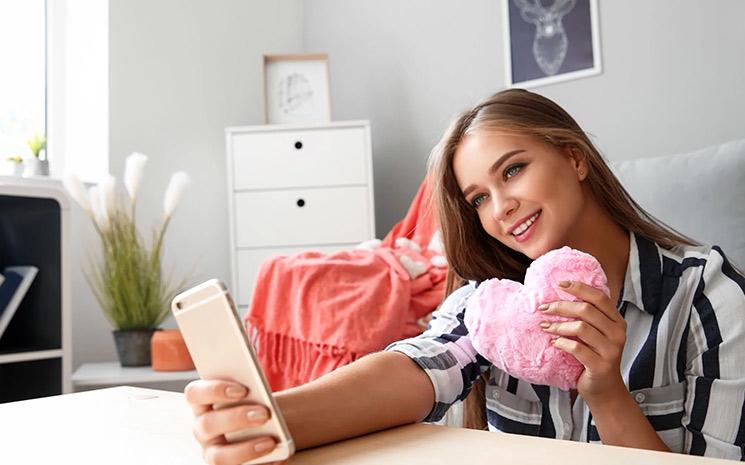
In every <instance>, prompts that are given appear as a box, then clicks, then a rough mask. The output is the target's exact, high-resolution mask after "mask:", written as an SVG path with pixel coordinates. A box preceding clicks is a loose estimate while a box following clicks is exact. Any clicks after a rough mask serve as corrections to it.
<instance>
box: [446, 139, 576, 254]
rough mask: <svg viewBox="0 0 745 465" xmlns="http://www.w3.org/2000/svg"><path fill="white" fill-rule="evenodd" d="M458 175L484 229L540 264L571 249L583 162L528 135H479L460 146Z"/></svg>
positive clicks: (457, 177)
mask: <svg viewBox="0 0 745 465" xmlns="http://www.w3.org/2000/svg"><path fill="white" fill-rule="evenodd" d="M453 170H454V171H455V177H456V179H457V182H458V186H459V187H460V190H461V192H462V193H463V195H464V198H465V199H466V202H468V203H469V204H470V205H471V206H472V208H474V209H475V211H476V212H477V214H478V216H479V219H480V220H481V225H482V226H483V227H484V230H485V231H486V232H487V233H488V234H489V235H490V236H492V237H493V238H495V239H497V240H498V241H499V242H501V243H503V244H504V245H506V246H507V247H510V248H511V249H514V250H516V251H518V252H521V253H523V254H524V255H526V256H528V257H530V258H532V259H535V258H537V257H539V256H541V255H543V254H544V253H546V252H548V251H549V250H552V249H556V248H559V247H561V246H563V245H572V244H574V243H575V241H574V240H573V239H574V238H573V235H572V233H573V229H582V228H573V226H575V225H577V226H578V225H579V224H580V223H581V222H582V220H583V218H582V212H583V210H584V206H585V201H586V198H585V195H584V193H583V190H582V184H581V180H582V179H584V177H585V173H586V172H587V166H586V164H585V162H584V161H583V160H580V159H578V158H577V157H573V156H570V152H569V151H568V150H567V151H562V150H560V149H557V148H556V147H554V146H552V145H549V144H547V143H543V142H541V141H539V140H537V139H535V138H532V137H529V136H521V135H514V134H508V133H503V132H498V131H489V130H477V131H474V132H473V133H471V134H469V135H467V136H466V137H465V138H464V139H463V140H462V141H461V143H460V144H459V146H458V148H457V150H456V152H455V157H454V158H453Z"/></svg>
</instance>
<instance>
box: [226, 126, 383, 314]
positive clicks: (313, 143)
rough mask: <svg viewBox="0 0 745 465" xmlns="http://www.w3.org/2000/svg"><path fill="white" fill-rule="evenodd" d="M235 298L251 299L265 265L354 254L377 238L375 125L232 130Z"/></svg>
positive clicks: (230, 161)
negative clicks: (291, 257) (277, 259)
mask: <svg viewBox="0 0 745 465" xmlns="http://www.w3.org/2000/svg"><path fill="white" fill-rule="evenodd" d="M225 135H226V148H227V167H228V205H229V209H230V210H229V215H228V216H229V218H230V262H231V273H232V277H231V279H232V283H231V286H230V287H231V291H232V293H233V295H234V296H235V298H236V303H237V305H238V306H239V307H246V306H247V305H248V304H249V302H250V299H251V293H252V290H253V287H254V279H255V277H256V273H257V271H258V269H259V266H260V265H261V263H262V262H263V261H264V260H265V259H267V258H269V257H271V256H273V255H278V254H291V253H295V252H300V251H307V250H317V251H321V252H332V251H336V250H342V249H349V248H352V247H354V246H355V245H357V244H359V243H360V242H362V241H365V240H369V239H372V238H373V237H374V236H375V208H374V204H373V182H372V155H371V149H370V125H369V123H368V122H367V121H348V122H334V123H325V124H314V125H302V126H301V125H268V126H245V127H231V128H227V129H226V130H225Z"/></svg>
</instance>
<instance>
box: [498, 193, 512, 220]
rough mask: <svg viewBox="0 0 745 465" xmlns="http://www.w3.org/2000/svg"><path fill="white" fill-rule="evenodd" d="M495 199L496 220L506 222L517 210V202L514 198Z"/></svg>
mask: <svg viewBox="0 0 745 465" xmlns="http://www.w3.org/2000/svg"><path fill="white" fill-rule="evenodd" d="M495 199H496V200H495V201H494V202H493V205H494V218H495V219H497V220H499V221H504V220H506V219H507V218H509V217H510V215H511V214H512V212H514V211H515V210H516V209H517V201H516V200H515V199H513V198H507V199H499V198H497V197H495Z"/></svg>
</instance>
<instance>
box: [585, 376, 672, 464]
mask: <svg viewBox="0 0 745 465" xmlns="http://www.w3.org/2000/svg"><path fill="white" fill-rule="evenodd" d="M602 394H603V395H597V396H594V397H593V396H591V397H590V398H589V399H588V398H585V402H587V406H588V407H589V409H590V412H591V413H592V417H593V419H594V421H595V426H596V428H597V430H598V434H599V435H600V440H601V441H602V442H603V444H607V445H614V446H623V447H635V448H638V449H649V450H657V451H666V452H669V451H670V449H669V448H668V447H667V445H666V444H665V443H664V442H663V441H662V439H660V437H659V435H658V434H657V431H655V429H654V428H653V427H652V424H651V423H649V420H648V419H647V417H646V416H645V415H644V412H642V410H641V408H639V405H638V404H637V403H636V401H635V400H634V398H633V397H632V396H631V393H630V392H629V390H628V389H627V388H626V386H625V385H624V384H623V382H621V383H620V384H619V383H616V384H614V386H613V387H612V388H610V389H608V390H606V391H605V392H603V393H602Z"/></svg>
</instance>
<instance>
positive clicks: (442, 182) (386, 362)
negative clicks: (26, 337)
mask: <svg viewBox="0 0 745 465" xmlns="http://www.w3.org/2000/svg"><path fill="white" fill-rule="evenodd" d="M430 176H431V177H432V179H433V181H434V183H435V185H434V188H433V192H434V193H435V197H436V199H435V200H436V204H437V207H438V213H439V217H440V218H441V229H442V234H443V240H444V243H445V251H446V255H447V258H448V262H449V265H450V275H449V288H450V289H451V290H452V289H453V288H456V287H458V289H457V290H455V291H454V292H452V293H451V294H450V295H449V296H448V298H447V299H446V300H445V301H444V302H443V304H442V305H441V306H440V308H439V309H438V311H437V312H436V313H435V318H434V319H433V321H432V322H431V324H430V328H429V329H428V330H427V331H426V332H425V333H424V334H422V335H421V336H419V337H416V338H413V339H408V340H404V341H400V342H397V343H394V344H392V345H391V346H390V347H388V348H387V349H386V351H383V352H380V353H376V354H372V355H369V356H367V357H364V358H362V359H361V360H359V361H357V362H355V363H352V364H350V365H348V366H346V367H343V368H340V369H338V370H336V371H335V372H333V373H330V374H329V375H326V376H324V377H322V378H320V379H318V380H316V381H313V382H311V383H308V384H306V385H304V386H299V387H296V388H293V389H289V390H286V391H283V392H279V393H277V394H276V397H277V400H278V402H279V405H280V408H281V410H282V412H283V414H284V416H285V418H286V420H287V423H288V426H289V428H290V430H291V432H292V435H293V437H294V439H295V442H296V445H297V447H298V448H299V449H302V448H305V447H310V446H314V445H319V444H324V443H328V442H332V441H336V440H339V439H343V438H349V437H353V436H357V435H361V434H364V433H369V432H372V431H376V430H380V429H384V428H388V427H392V426H397V425H402V424H406V423H412V422H417V421H422V420H424V421H436V420H438V419H440V418H442V416H443V415H444V413H445V412H446V411H447V410H448V408H449V407H450V406H451V405H452V404H453V403H455V402H456V401H459V400H463V399H466V397H469V396H468V394H469V392H471V388H472V385H473V383H474V382H476V386H477V387H478V388H477V389H474V390H473V392H472V395H471V396H470V397H469V399H468V402H467V407H468V408H467V409H466V410H467V413H468V415H467V417H468V418H467V423H468V424H469V425H471V426H474V425H475V426H483V424H484V423H487V424H488V427H489V429H490V430H495V431H505V432H512V433H521V434H530V435H537V436H544V437H551V438H560V439H570V440H576V441H586V442H602V443H604V444H613V445H620V446H628V447H637V448H645V449H654V450H662V451H669V450H671V451H674V452H683V453H690V454H697V455H708V456H717V457H724V458H732V459H741V458H743V450H745V449H744V447H745V422H744V421H743V418H744V416H745V415H743V409H745V363H743V362H745V278H743V276H742V275H741V274H740V273H739V272H738V271H736V270H735V268H734V267H733V266H732V265H731V264H730V263H729V262H728V261H727V259H726V258H725V256H724V254H723V253H722V251H721V250H720V249H719V248H717V247H714V248H709V247H703V246H698V245H697V244H696V243H694V242H693V241H692V240H690V239H688V238H686V237H684V236H682V235H680V234H678V233H676V232H674V231H672V230H670V229H669V228H667V227H665V226H664V225H662V224H661V223H659V222H658V221H656V220H655V219H654V218H652V217H650V216H649V215H648V214H647V213H646V212H644V210H642V209H641V208H640V207H639V205H637V204H636V203H635V202H634V201H633V200H632V199H631V198H630V197H629V195H628V194H627V193H626V191H625V190H624V189H623V187H621V185H620V184H619V182H618V180H617V179H616V178H615V176H614V175H613V174H612V173H611V171H610V170H609V169H608V167H607V165H606V164H605V162H604V161H603V159H602V157H601V155H600V154H599V153H598V151H597V149H596V148H595V147H594V146H593V144H592V143H591V142H590V140H589V139H588V137H587V136H586V135H585V133H584V131H582V129H581V128H580V127H579V126H578V125H577V123H576V122H575V121H574V120H573V119H572V118H571V116H569V115H568V114H567V113H566V112H565V111H564V110H563V109H562V108H560V107H559V106H558V105H556V104H555V103H554V102H552V101H550V100H548V99H546V98H544V97H541V96H539V95H536V94H533V93H530V92H527V91H524V90H507V91H504V92H500V93H498V94H496V95H494V96H492V97H491V98H489V99H487V100H485V101H484V102H482V103H481V104H479V105H477V106H476V107H475V108H473V109H472V110H471V111H468V112H466V113H463V114H462V115H460V116H459V117H458V118H457V119H456V120H455V121H454V122H453V124H452V125H451V127H450V128H449V129H448V131H447V132H446V134H445V136H444V137H443V139H442V141H441V142H440V144H439V145H438V146H437V147H436V148H435V150H434V151H433V154H432V157H431V160H430ZM564 245H567V246H570V247H573V248H575V249H579V250H582V251H585V252H587V253H590V254H592V255H593V256H595V257H596V258H597V259H598V260H599V262H600V263H601V265H602V267H603V269H604V270H605V272H606V275H607V277H608V283H609V288H610V291H611V295H610V298H608V297H607V296H605V295H604V294H603V293H601V292H599V291H597V290H595V289H593V288H590V287H588V286H585V285H583V284H581V283H576V282H574V283H572V282H570V283H562V284H561V285H563V286H565V287H566V290H567V291H568V292H570V293H571V294H573V295H575V296H577V297H580V298H581V300H582V301H583V302H566V301H559V302H553V303H551V304H550V305H548V306H547V308H545V309H542V311H544V312H546V314H554V315H563V316H566V317H571V318H573V321H569V322H565V323H553V324H550V325H542V329H543V330H544V331H547V332H549V333H550V334H552V335H553V336H555V339H554V342H553V343H554V344H555V345H556V346H557V347H559V348H560V349H562V350H565V351H566V352H568V353H570V354H572V355H574V356H575V357H576V358H577V359H578V360H579V361H580V362H581V363H582V364H583V365H584V366H585V370H584V372H583V373H582V375H581V377H580V379H579V382H578V385H577V390H576V391H572V392H565V391H561V390H559V389H557V388H554V387H549V386H539V385H531V384H529V383H527V382H524V381H521V380H519V379H515V378H512V377H510V376H508V375H507V374H506V373H504V372H501V371H500V370H498V369H496V368H495V367H493V366H491V365H490V364H489V362H488V361H486V360H485V359H484V358H482V357H481V356H480V355H479V354H478V353H476V351H475V350H474V349H473V346H472V345H471V342H470V340H469V336H468V331H467V330H466V328H465V326H464V324H463V315H464V311H465V310H464V308H465V301H466V299H467V298H468V296H469V295H470V294H471V293H472V292H473V291H474V289H475V288H476V286H477V285H478V282H480V281H483V280H485V279H488V278H493V277H499V278H509V279H513V280H518V281H521V280H522V279H523V277H524V274H525V270H526V268H527V266H528V265H529V264H530V262H531V261H532V260H534V259H535V258H537V257H539V256H541V255H542V254H544V253H546V252H548V251H549V250H552V249H555V248H559V247H562V246H564ZM543 326H546V327H545V328H543ZM477 380H478V381H477ZM245 395H246V389H245V388H244V387H242V386H239V385H236V384H234V383H230V382H225V381H195V382H193V383H191V384H190V385H189V386H187V389H186V397H187V400H188V401H189V403H190V404H191V406H192V408H193V410H194V413H195V416H196V420H195V424H194V434H195V436H196V437H197V439H198V440H199V441H200V442H201V444H202V446H203V448H204V452H205V458H206V460H207V461H208V462H209V463H219V464H232V463H236V464H237V463H242V462H245V461H247V460H250V459H252V458H254V457H256V456H258V455H262V454H265V453H267V452H268V451H269V450H271V448H272V447H273V445H274V442H273V440H272V439H271V438H260V439H254V440H250V441H245V442H241V443H236V444H226V443H225V441H224V437H223V434H224V433H226V432H229V431H234V430H239V429H244V428H246V427H251V426H252V425H259V424H261V423H262V422H264V421H265V420H266V418H267V411H266V409H264V408H263V407H262V406H258V405H245V406H239V407H234V408H230V409H225V410H219V411H213V410H212V408H211V406H212V404H214V403H218V402H227V401H235V400H236V399H241V398H243V397H244V396H245ZM474 406H475V408H474ZM479 423H481V424H480V425H479Z"/></svg>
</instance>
